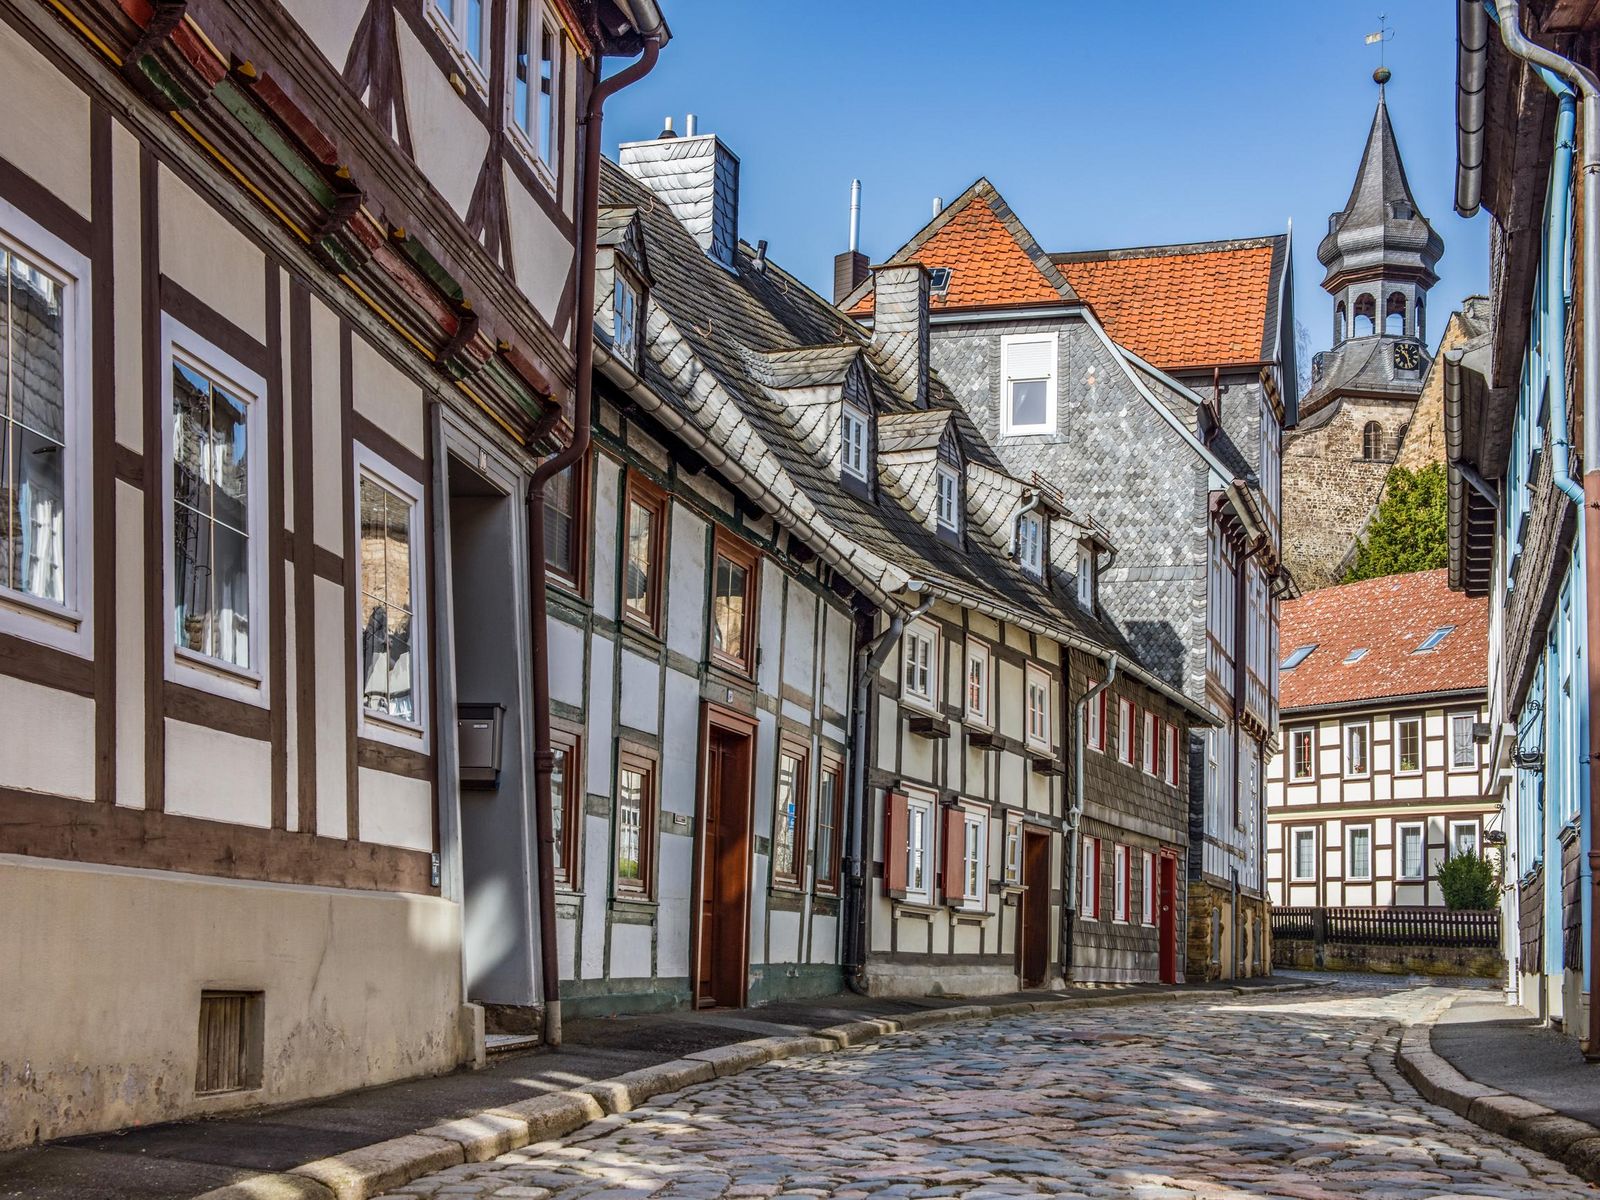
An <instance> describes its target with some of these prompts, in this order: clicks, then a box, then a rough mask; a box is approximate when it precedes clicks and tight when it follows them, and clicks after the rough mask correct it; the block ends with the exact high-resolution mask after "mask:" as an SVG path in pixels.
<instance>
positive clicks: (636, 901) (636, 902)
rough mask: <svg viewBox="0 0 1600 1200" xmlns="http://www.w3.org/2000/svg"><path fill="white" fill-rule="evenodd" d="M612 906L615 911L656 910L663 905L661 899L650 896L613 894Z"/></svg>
mask: <svg viewBox="0 0 1600 1200" xmlns="http://www.w3.org/2000/svg"><path fill="white" fill-rule="evenodd" d="M610 907H611V909H612V911H614V912H618V911H620V912H627V911H630V910H631V911H635V912H651V913H653V912H655V911H656V910H657V909H659V908H660V907H661V901H659V900H652V899H650V898H649V897H648V896H643V895H640V896H613V897H611V900H610Z"/></svg>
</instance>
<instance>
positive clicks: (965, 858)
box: [961, 807, 989, 912]
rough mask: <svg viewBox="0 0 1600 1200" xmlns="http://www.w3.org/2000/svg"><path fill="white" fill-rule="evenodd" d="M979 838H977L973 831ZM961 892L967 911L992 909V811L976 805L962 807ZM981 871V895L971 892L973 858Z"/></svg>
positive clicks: (979, 877)
mask: <svg viewBox="0 0 1600 1200" xmlns="http://www.w3.org/2000/svg"><path fill="white" fill-rule="evenodd" d="M974 829H976V831H977V837H976V839H974V837H973V831H974ZM961 833H962V844H961V891H962V893H963V894H964V895H965V897H966V898H965V899H964V900H963V901H962V904H961V908H962V910H963V911H965V912H987V911H988V908H989V814H988V813H986V812H984V811H982V810H981V809H976V808H965V807H964V808H962V810H961ZM974 859H976V860H977V862H976V866H977V871H978V894H977V895H973V894H972V893H971V892H969V891H968V890H967V889H968V885H969V884H970V883H971V882H972V868H973V865H974V863H973V860H974Z"/></svg>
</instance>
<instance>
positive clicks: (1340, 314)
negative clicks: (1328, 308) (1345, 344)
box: [1333, 300, 1349, 346]
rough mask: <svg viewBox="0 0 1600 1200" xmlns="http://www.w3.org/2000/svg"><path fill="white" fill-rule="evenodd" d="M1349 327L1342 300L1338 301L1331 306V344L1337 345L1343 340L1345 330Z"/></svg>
mask: <svg viewBox="0 0 1600 1200" xmlns="http://www.w3.org/2000/svg"><path fill="white" fill-rule="evenodd" d="M1348 328H1349V321H1348V319H1347V318H1346V316H1345V311H1344V301H1343V300H1341V301H1339V303H1338V304H1336V305H1334V306H1333V344H1334V345H1335V346H1337V345H1338V344H1339V343H1340V342H1342V341H1344V338H1345V332H1346V330H1347V329H1348Z"/></svg>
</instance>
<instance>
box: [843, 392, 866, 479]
mask: <svg viewBox="0 0 1600 1200" xmlns="http://www.w3.org/2000/svg"><path fill="white" fill-rule="evenodd" d="M839 469H840V470H841V471H843V472H844V473H845V474H846V475H849V476H851V477H853V478H855V479H862V480H864V479H866V478H867V414H866V413H864V412H862V411H861V410H860V409H859V408H856V407H855V406H854V405H850V404H846V405H845V406H844V411H843V414H842V415H841V417H840V418H839Z"/></svg>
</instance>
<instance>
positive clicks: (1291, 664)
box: [1278, 642, 1317, 671]
mask: <svg viewBox="0 0 1600 1200" xmlns="http://www.w3.org/2000/svg"><path fill="white" fill-rule="evenodd" d="M1316 648H1317V646H1316V643H1315V642H1313V643H1312V644H1311V645H1309V646H1296V647H1295V648H1294V649H1293V650H1292V651H1290V653H1289V657H1288V658H1286V659H1284V660H1283V661H1282V662H1281V663H1279V664H1278V670H1280V671H1292V670H1294V669H1295V668H1296V667H1298V666H1299V665H1300V664H1301V663H1303V662H1305V660H1306V659H1307V658H1309V657H1310V656H1311V652H1312V651H1313V650H1315V649H1316Z"/></svg>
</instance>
